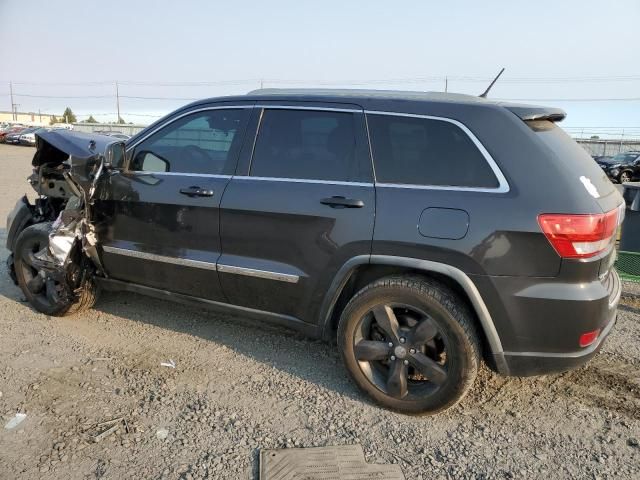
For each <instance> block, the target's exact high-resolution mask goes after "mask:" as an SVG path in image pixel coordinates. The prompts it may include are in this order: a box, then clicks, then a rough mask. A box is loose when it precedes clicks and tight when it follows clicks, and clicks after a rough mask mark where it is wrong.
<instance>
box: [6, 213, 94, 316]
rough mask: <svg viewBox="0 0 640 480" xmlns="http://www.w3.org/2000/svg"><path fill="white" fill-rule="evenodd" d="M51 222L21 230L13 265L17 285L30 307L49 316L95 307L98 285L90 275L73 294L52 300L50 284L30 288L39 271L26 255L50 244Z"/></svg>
mask: <svg viewBox="0 0 640 480" xmlns="http://www.w3.org/2000/svg"><path fill="white" fill-rule="evenodd" d="M51 225H52V224H51V223H49V222H46V223H38V224H35V225H31V226H30V227H27V228H25V229H24V230H23V231H22V232H21V233H20V235H19V236H18V239H17V240H16V246H15V251H14V261H13V262H14V263H13V265H14V269H15V274H16V278H17V280H18V285H19V286H20V289H21V290H22V293H23V294H24V296H25V297H26V298H27V300H28V301H29V303H30V304H31V306H32V307H33V308H35V309H36V310H37V311H39V312H41V313H44V314H46V315H51V316H55V317H63V316H68V315H73V314H76V313H79V312H82V311H84V310H88V309H89V308H91V307H93V305H94V304H95V302H96V300H97V298H98V288H97V285H96V283H95V282H94V281H93V279H92V278H89V279H88V280H85V281H84V284H83V285H82V286H81V288H78V289H77V291H76V292H75V293H74V294H72V295H70V296H69V297H67V296H64V298H60V297H57V298H56V299H55V300H53V299H52V298H51V297H50V296H49V295H48V294H47V289H48V288H49V285H48V284H46V283H45V284H44V285H43V286H42V289H41V290H39V291H35V292H34V291H32V290H31V289H30V288H29V287H28V284H29V282H30V281H32V280H33V279H34V278H35V277H36V276H37V275H38V270H37V269H35V268H34V267H32V266H31V265H29V263H28V261H27V260H25V258H27V257H28V253H29V252H32V253H35V252H37V251H40V250H42V249H43V248H46V247H48V245H49V232H50V231H51Z"/></svg>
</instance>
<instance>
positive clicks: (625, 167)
mask: <svg viewBox="0 0 640 480" xmlns="http://www.w3.org/2000/svg"><path fill="white" fill-rule="evenodd" d="M602 158H605V159H603V160H596V162H598V165H600V168H602V170H604V171H605V173H606V174H607V176H608V177H609V178H610V179H611V180H613V181H616V182H618V183H625V182H631V181H633V180H637V179H638V178H640V151H630V152H625V153H619V154H617V155H614V156H613V157H609V158H606V157H602Z"/></svg>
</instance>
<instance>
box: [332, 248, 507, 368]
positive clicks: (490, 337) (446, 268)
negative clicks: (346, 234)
mask: <svg viewBox="0 0 640 480" xmlns="http://www.w3.org/2000/svg"><path fill="white" fill-rule="evenodd" d="M365 264H369V265H390V266H396V267H407V268H412V269H416V270H421V271H423V272H435V273H439V274H442V275H445V276H447V277H449V278H450V279H452V280H453V281H455V282H456V283H457V284H458V285H460V287H461V288H462V289H463V290H464V291H465V293H466V294H467V296H468V297H469V300H470V302H471V305H472V307H473V309H474V310H475V313H476V315H477V316H478V320H479V321H480V325H481V327H482V329H483V331H484V334H485V336H486V338H487V341H488V343H489V348H490V349H491V353H492V354H493V356H494V357H496V358H499V357H503V349H502V342H501V341H500V336H499V335H498V331H497V330H496V327H495V324H494V323H493V319H492V318H491V314H490V313H489V309H488V308H487V306H486V304H485V303H484V300H483V299H482V296H481V295H480V292H479V291H478V288H477V287H476V285H475V284H474V283H473V281H472V280H471V278H469V276H468V275H467V274H466V273H464V272H463V271H462V270H460V269H458V268H456V267H453V266H451V265H447V264H446V263H440V262H433V261H431V260H422V259H419V258H409V257H395V256H392V255H359V256H357V257H353V258H351V259H349V260H348V261H347V262H345V263H344V265H343V266H342V267H341V268H340V270H338V273H337V274H336V276H335V277H334V279H333V281H332V283H331V286H330V287H329V290H328V292H327V294H326V295H325V298H324V300H323V302H322V306H321V309H320V321H321V331H322V336H323V337H324V338H329V336H330V335H331V316H332V314H333V309H334V308H335V305H336V302H337V301H338V298H339V296H340V293H341V292H342V289H343V288H344V286H345V285H346V283H347V281H348V280H349V278H351V275H352V274H353V272H354V271H355V269H356V267H358V266H360V265H365ZM499 367H500V366H499Z"/></svg>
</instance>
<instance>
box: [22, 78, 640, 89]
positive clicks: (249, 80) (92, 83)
mask: <svg viewBox="0 0 640 480" xmlns="http://www.w3.org/2000/svg"><path fill="white" fill-rule="evenodd" d="M492 79H493V77H486V76H483V75H458V76H456V75H431V76H419V77H400V78H369V79H342V80H324V79H282V78H266V77H263V78H244V79H230V80H202V81H174V82H157V81H144V80H120V81H119V83H120V84H121V85H134V86H158V87H176V86H181V87H189V86H191V87H199V86H202V87H206V86H223V85H244V84H255V85H258V84H260V82H264V83H268V84H269V83H270V84H288V85H291V84H307V85H309V84H313V85H366V84H375V83H383V84H384V83H387V84H393V83H423V82H440V83H442V82H444V81H455V82H472V83H473V82H487V81H491V80H492ZM630 81H640V75H605V76H602V75H601V76H596V75H594V76H554V77H536V76H521V77H517V76H514V77H509V76H505V77H504V78H502V79H501V80H500V83H501V84H512V83H513V84H522V83H589V82H593V83H599V82H630ZM114 83H115V80H104V81H85V82H35V81H14V82H13V84H14V85H27V86H105V85H110V84H111V85H113V84H114Z"/></svg>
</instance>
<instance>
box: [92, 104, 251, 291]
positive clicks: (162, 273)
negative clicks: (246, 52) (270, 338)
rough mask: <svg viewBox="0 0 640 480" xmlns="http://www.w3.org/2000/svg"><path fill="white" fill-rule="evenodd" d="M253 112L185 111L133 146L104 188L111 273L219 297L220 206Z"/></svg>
mask: <svg viewBox="0 0 640 480" xmlns="http://www.w3.org/2000/svg"><path fill="white" fill-rule="evenodd" d="M250 111H251V109H250V105H247V106H234V107H220V106H209V107H200V108H198V109H196V110H192V111H188V112H179V113H177V114H176V115H175V116H174V117H173V118H171V119H169V120H168V121H167V122H166V123H165V124H163V126H161V127H159V128H158V129H156V131H154V132H153V133H152V134H151V135H149V136H147V137H146V138H144V137H143V139H141V141H139V142H136V143H134V145H133V146H132V147H131V149H132V150H131V149H128V157H129V158H130V160H129V162H128V165H127V166H126V168H125V169H124V171H122V172H118V173H115V174H113V175H112V176H111V177H110V179H109V185H107V186H106V188H105V192H107V195H106V198H105V199H103V200H101V202H102V203H103V205H102V207H101V211H103V212H104V213H105V214H106V215H105V217H106V218H107V220H106V221H107V222H108V223H109V232H108V238H107V240H106V241H105V242H104V245H103V262H104V265H105V269H106V271H107V274H108V275H109V276H110V277H112V278H115V279H119V280H124V281H128V282H134V283H137V284H141V285H146V286H150V287H155V288H160V289H164V290H169V291H172V292H178V293H183V294H188V295H192V296H197V297H202V298H207V299H213V300H220V299H222V294H221V290H220V283H219V280H218V275H217V271H216V261H217V260H218V257H219V255H220V235H219V207H220V200H221V198H222V194H223V192H224V189H225V187H226V186H227V184H228V183H229V179H230V178H231V175H232V174H233V172H234V170H235V168H236V163H237V158H238V152H239V149H240V146H241V144H242V138H243V135H244V131H245V128H246V124H247V119H248V116H249V113H250Z"/></svg>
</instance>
